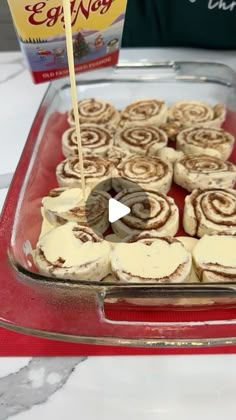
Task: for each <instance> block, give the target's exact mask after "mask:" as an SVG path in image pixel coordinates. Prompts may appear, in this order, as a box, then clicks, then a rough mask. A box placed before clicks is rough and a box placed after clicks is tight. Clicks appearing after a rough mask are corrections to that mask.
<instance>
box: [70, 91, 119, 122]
mask: <svg viewBox="0 0 236 420" xmlns="http://www.w3.org/2000/svg"><path fill="white" fill-rule="evenodd" d="M78 110H79V119H80V124H81V125H82V124H95V125H101V126H103V127H107V128H113V127H114V126H117V125H118V122H119V120H120V113H119V112H118V111H117V110H116V108H115V107H114V106H113V105H112V104H111V103H109V102H105V101H102V100H100V99H94V98H90V99H83V100H82V101H79V102H78ZM68 123H69V124H70V126H74V125H75V119H74V113H73V110H71V111H69V113H68Z"/></svg>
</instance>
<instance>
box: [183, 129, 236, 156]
mask: <svg viewBox="0 0 236 420" xmlns="http://www.w3.org/2000/svg"><path fill="white" fill-rule="evenodd" d="M234 142H235V139H234V136H233V135H232V134H230V133H228V132H227V131H225V130H222V129H216V128H209V127H206V128H203V127H195V128H188V129H186V130H183V131H181V132H180V133H179V134H178V136H177V142H176V145H177V149H178V150H182V151H183V152H184V153H185V154H188V155H191V154H205V155H211V156H216V157H219V158H221V159H223V160H227V159H228V158H229V156H230V155H231V153H232V150H233V147H234Z"/></svg>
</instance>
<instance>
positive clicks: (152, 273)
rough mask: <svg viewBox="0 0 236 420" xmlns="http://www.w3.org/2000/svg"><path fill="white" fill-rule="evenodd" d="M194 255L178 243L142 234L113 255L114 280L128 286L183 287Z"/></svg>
mask: <svg viewBox="0 0 236 420" xmlns="http://www.w3.org/2000/svg"><path fill="white" fill-rule="evenodd" d="M191 266H192V261H191V254H190V253H189V252H187V251H186V250H185V248H184V246H183V245H182V244H181V243H180V242H179V241H178V240H176V239H174V238H170V237H164V238H160V237H158V236H157V234H156V233H155V232H142V233H140V234H139V235H136V236H132V237H129V238H127V239H126V241H125V242H123V243H120V244H117V245H116V246H115V247H114V248H113V250H112V252H111V270H112V273H113V276H114V277H115V278H116V279H117V280H118V281H121V282H127V283H183V282H186V281H188V280H189V276H190V272H191Z"/></svg>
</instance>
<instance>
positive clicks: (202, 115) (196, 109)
mask: <svg viewBox="0 0 236 420" xmlns="http://www.w3.org/2000/svg"><path fill="white" fill-rule="evenodd" d="M225 117H226V109H225V107H224V105H223V104H217V105H216V106H215V107H212V106H210V105H208V104H206V103H204V102H199V101H179V102H176V103H175V104H174V105H173V106H172V107H170V109H169V112H168V118H169V120H170V121H175V122H178V123H180V124H181V126H182V127H185V128H187V127H193V126H201V127H204V126H205V127H212V128H220V127H221V125H222V123H223V122H224V120H225Z"/></svg>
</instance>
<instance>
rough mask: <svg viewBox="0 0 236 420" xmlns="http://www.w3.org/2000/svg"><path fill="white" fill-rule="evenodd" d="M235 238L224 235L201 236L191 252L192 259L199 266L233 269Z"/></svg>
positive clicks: (235, 263)
mask: <svg viewBox="0 0 236 420" xmlns="http://www.w3.org/2000/svg"><path fill="white" fill-rule="evenodd" d="M235 245H236V237H233V236H226V235H225V236H224V235H212V236H208V235H205V236H203V237H202V238H201V239H200V240H199V241H198V244H197V245H196V247H195V248H194V251H193V257H194V259H195V260H196V261H198V263H200V264H209V263H212V264H220V265H223V266H225V267H235V266H236V258H235Z"/></svg>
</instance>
